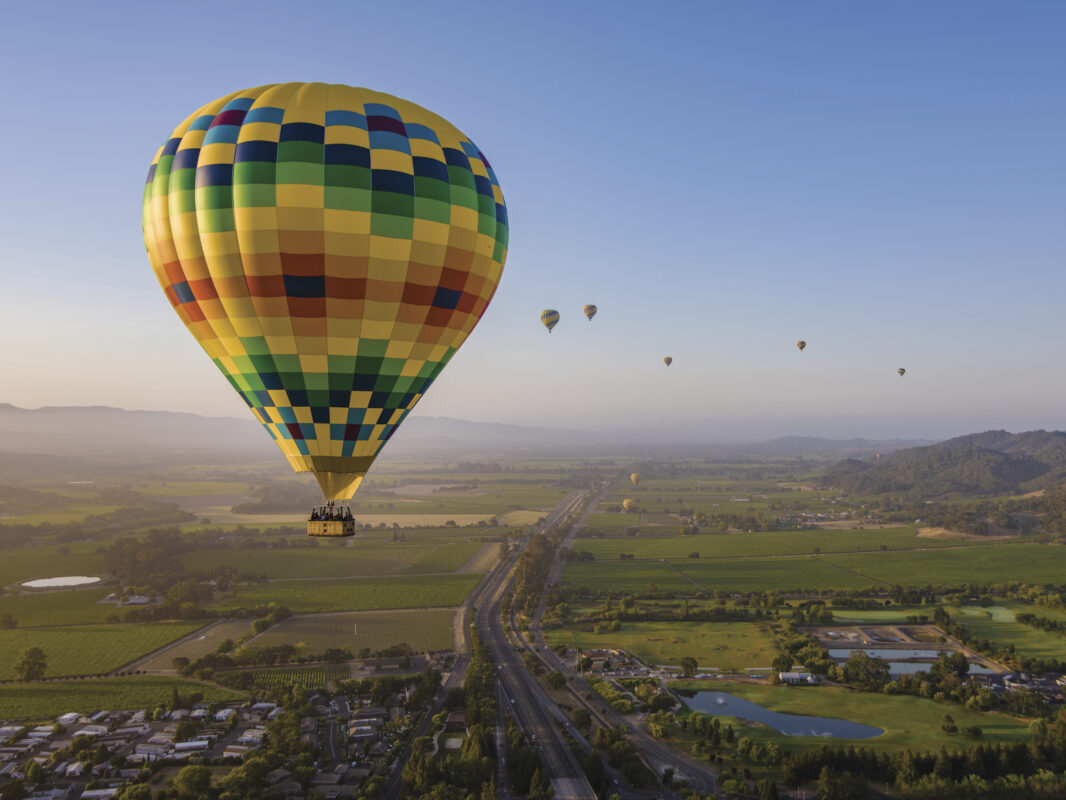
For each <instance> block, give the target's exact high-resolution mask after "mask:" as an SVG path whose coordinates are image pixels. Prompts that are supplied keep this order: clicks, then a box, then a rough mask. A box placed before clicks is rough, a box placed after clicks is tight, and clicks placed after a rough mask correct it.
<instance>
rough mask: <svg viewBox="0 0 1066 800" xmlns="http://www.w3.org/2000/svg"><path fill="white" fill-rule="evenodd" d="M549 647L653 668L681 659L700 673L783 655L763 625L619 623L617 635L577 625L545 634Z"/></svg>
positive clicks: (735, 668) (751, 664) (765, 663)
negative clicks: (620, 656)
mask: <svg viewBox="0 0 1066 800" xmlns="http://www.w3.org/2000/svg"><path fill="white" fill-rule="evenodd" d="M544 637H545V639H547V641H548V642H549V643H551V644H553V645H556V644H565V645H567V646H569V647H579V648H581V649H583V650H584V649H590V648H596V647H617V648H621V649H623V650H628V651H629V652H631V653H633V654H634V655H635V656H637V657H638V658H640V659H641V660H642V661H644V662H646V663H648V664H654V665H668V666H677V665H678V664H680V663H681V659H682V658H684V657H685V656H692V657H693V658H695V659H696V662H697V663H698V664H699V666H700V669H701V670H712V669H713V670H722V671H731V672H733V671H735V672H740V671H742V670H744V669H747V668H749V667H769V666H770V664H771V662H772V661H773V660H774V658H775V657H776V656H777V655H778V654H779V653H780V652H781V651H780V649H779V648H778V647H777V643H776V642H775V640H774V636H773V633H772V632H771V631H770V627H769V625H768V624H766V623H762V622H680V621H679V622H623V623H622V628H621V630H619V631H612V632H610V633H594V632H593V631H592V630H582V629H580V628H578V627H576V626H568V627H565V628H553V629H551V630H548V631H545V632H544Z"/></svg>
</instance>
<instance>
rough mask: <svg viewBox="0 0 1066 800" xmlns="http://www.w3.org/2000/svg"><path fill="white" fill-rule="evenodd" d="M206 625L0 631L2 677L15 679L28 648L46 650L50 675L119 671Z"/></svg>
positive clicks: (200, 623)
mask: <svg viewBox="0 0 1066 800" xmlns="http://www.w3.org/2000/svg"><path fill="white" fill-rule="evenodd" d="M202 626H203V623H202V622H152V623H131V624H126V625H81V626H78V627H68V628H26V629H19V628H17V629H15V630H8V631H0V680H7V681H10V680H14V678H15V664H16V663H17V662H18V661H19V659H20V658H21V657H22V654H23V653H24V652H25V651H26V650H27V649H28V648H30V647H39V648H41V650H43V651H44V654H45V657H46V658H47V659H48V666H47V668H46V669H45V677H47V678H61V677H64V676H67V675H93V674H99V673H104V672H110V671H111V670H113V669H117V668H118V667H121V666H122V665H123V664H128V663H129V662H130V661H133V660H134V659H135V658H137V657H138V656H142V655H144V654H145V653H150V652H151V651H152V650H155V649H157V648H159V647H162V646H163V645H165V644H166V643H167V642H171V641H173V640H174V639H177V638H179V637H181V636H184V635H185V634H187V633H191V632H192V631H194V630H196V629H197V628H200V627H202Z"/></svg>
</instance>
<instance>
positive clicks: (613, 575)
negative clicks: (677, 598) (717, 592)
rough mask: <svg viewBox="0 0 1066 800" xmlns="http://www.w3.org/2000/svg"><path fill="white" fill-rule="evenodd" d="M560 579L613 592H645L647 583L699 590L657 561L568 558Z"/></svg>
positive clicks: (663, 587) (677, 589)
mask: <svg viewBox="0 0 1066 800" xmlns="http://www.w3.org/2000/svg"><path fill="white" fill-rule="evenodd" d="M563 583H564V584H567V585H569V586H584V587H586V588H588V589H591V590H592V591H609V592H613V593H616V594H626V593H631V592H646V591H648V588H649V584H654V585H655V586H656V587H658V588H659V589H661V590H662V591H665V592H681V593H688V594H692V593H693V592H699V591H701V589H700V588H699V587H698V586H695V585H694V584H693V583H692V582H691V581H689V580H686V579H685V576H684V575H681V574H680V573H678V572H677V570H675V569H673V568H672V567H670V566H668V565H667V564H662V563H659V562H657V561H594V562H587V561H571V562H570V563H569V564H567V565H566V569H565V570H563Z"/></svg>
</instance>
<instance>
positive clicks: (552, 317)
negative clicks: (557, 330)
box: [540, 308, 559, 333]
mask: <svg viewBox="0 0 1066 800" xmlns="http://www.w3.org/2000/svg"><path fill="white" fill-rule="evenodd" d="M540 321H541V322H543V323H544V327H545V328H547V329H548V333H551V332H552V328H554V327H555V326H556V325H558V324H559V312H558V311H556V310H555V309H554V308H546V309H544V310H543V311H541V312H540Z"/></svg>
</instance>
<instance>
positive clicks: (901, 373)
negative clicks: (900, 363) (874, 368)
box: [896, 367, 907, 377]
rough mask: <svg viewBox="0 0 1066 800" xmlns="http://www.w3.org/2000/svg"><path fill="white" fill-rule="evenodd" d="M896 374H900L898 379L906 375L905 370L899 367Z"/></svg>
mask: <svg viewBox="0 0 1066 800" xmlns="http://www.w3.org/2000/svg"><path fill="white" fill-rule="evenodd" d="M896 372H898V373H899V374H900V377H902V376H903V375H906V374H907V370H905V369H904V368H903V367H900V368H899V369H897V370H896Z"/></svg>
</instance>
